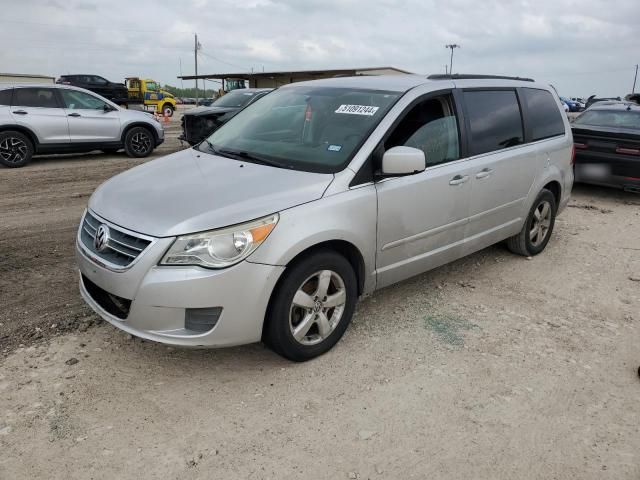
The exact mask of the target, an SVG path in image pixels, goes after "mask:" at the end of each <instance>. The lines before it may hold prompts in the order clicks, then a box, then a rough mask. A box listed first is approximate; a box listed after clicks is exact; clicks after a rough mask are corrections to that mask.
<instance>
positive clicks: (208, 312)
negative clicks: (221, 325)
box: [184, 307, 222, 333]
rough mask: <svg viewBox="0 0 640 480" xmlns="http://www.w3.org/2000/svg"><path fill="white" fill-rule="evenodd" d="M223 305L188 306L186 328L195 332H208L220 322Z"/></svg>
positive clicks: (185, 319) (185, 315) (185, 314)
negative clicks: (208, 306)
mask: <svg viewBox="0 0 640 480" xmlns="http://www.w3.org/2000/svg"><path fill="white" fill-rule="evenodd" d="M221 313H222V307H212V308H187V309H186V310H185V312H184V328H185V329H186V330H191V331H193V332H199V333H203V332H208V331H209V330H211V329H212V328H213V327H215V326H216V323H218V319H219V318H220V314H221Z"/></svg>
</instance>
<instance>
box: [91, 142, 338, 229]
mask: <svg viewBox="0 0 640 480" xmlns="http://www.w3.org/2000/svg"><path fill="white" fill-rule="evenodd" d="M332 180H333V175H331V174H322V173H311V172H300V171H295V170H285V169H282V168H275V167H270V166H266V165H258V164H254V163H248V162H243V161H239V160H234V159H230V158H224V157H218V156H215V155H210V154H207V153H201V152H198V151H196V150H193V149H188V150H182V151H180V152H177V153H174V154H172V155H169V156H167V157H164V158H160V159H158V160H153V161H150V162H147V163H145V164H142V165H139V166H137V167H135V168H132V169H131V170H128V171H126V172H123V173H121V174H119V175H116V176H115V177H113V178H111V179H110V180H107V181H106V182H105V183H103V184H102V185H101V186H100V187H98V189H97V190H96V191H95V192H94V193H93V195H92V196H91V199H90V200H89V208H90V209H91V210H93V211H94V212H96V213H97V214H98V215H100V216H101V217H103V218H105V219H107V220H109V221H110V222H113V223H115V224H116V225H120V226H122V227H124V228H127V229H129V230H133V231H134V232H139V233H143V234H147V235H152V236H154V237H170V236H175V235H182V234H187V233H193V232H199V231H204V230H212V229H214V228H221V227H226V226H229V225H234V224H237V223H242V222H245V221H248V220H253V219H255V218H259V217H263V216H266V215H269V214H271V213H275V212H278V211H281V210H284V209H287V208H291V207H294V206H296V205H300V204H302V203H307V202H311V201H313V200H317V199H319V198H321V197H322V195H323V193H324V191H325V190H326V188H327V187H328V186H329V184H330V183H331V181H332Z"/></svg>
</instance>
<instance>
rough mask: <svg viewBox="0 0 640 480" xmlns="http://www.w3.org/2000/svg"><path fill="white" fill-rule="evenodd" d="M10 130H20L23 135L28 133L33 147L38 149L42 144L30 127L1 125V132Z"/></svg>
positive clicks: (27, 135)
mask: <svg viewBox="0 0 640 480" xmlns="http://www.w3.org/2000/svg"><path fill="white" fill-rule="evenodd" d="M8 131H13V132H20V133H22V134H23V135H26V137H27V138H28V139H29V140H31V143H32V144H33V148H34V149H36V150H37V149H38V145H40V141H39V140H38V136H37V135H36V134H35V133H34V132H33V131H32V130H31V129H29V128H27V127H23V126H21V125H12V124H9V125H2V126H1V127H0V133H2V132H8Z"/></svg>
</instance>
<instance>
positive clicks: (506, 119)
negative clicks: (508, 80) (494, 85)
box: [464, 90, 524, 155]
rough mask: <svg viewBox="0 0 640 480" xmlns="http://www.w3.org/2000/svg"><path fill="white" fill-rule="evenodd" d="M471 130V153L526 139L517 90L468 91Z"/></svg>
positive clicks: (502, 146)
mask: <svg viewBox="0 0 640 480" xmlns="http://www.w3.org/2000/svg"><path fill="white" fill-rule="evenodd" d="M464 101H465V104H466V106H467V117H468V119H469V128H470V133H471V145H470V153H471V155H479V154H481V153H486V152H493V151H495V150H502V149H503V148H509V147H513V146H514V145H520V144H521V143H524V131H523V128H522V117H521V115H520V105H519V104H518V98H517V97H516V92H515V91H514V90H473V91H466V92H464Z"/></svg>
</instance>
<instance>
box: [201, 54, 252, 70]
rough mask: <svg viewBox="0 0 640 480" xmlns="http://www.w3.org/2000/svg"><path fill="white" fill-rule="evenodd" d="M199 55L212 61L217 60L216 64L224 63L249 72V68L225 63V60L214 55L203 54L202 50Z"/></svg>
mask: <svg viewBox="0 0 640 480" xmlns="http://www.w3.org/2000/svg"><path fill="white" fill-rule="evenodd" d="M199 53H200V55H204V56H205V57H208V58H211V59H212V60H215V61H216V62H220V63H224V64H225V65H229V66H231V67H235V68H240V69H242V70H247V71H248V70H249V69H248V68H246V67H241V66H240V65H236V64H235V63H231V62H225V61H224V60H220V59H219V58H217V57H214V56H213V55H210V54H208V53H206V52H203V51H202V50H200V52H199Z"/></svg>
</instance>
